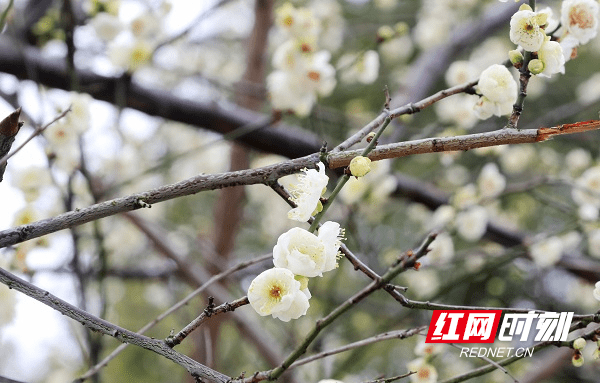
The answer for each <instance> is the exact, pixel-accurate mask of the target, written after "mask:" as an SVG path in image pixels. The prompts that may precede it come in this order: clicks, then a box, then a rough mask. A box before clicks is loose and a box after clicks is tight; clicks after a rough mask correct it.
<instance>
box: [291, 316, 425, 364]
mask: <svg viewBox="0 0 600 383" xmlns="http://www.w3.org/2000/svg"><path fill="white" fill-rule="evenodd" d="M426 328H427V326H421V327H415V328H413V329H410V330H396V331H388V332H385V333H382V334H378V335H375V336H372V337H370V338H366V339H363V340H359V341H358V342H353V343H349V344H347V345H344V346H341V347H338V348H335V349H333V350H327V351H323V352H320V353H318V354H315V355H311V356H309V357H306V358H302V359H298V360H297V361H296V362H294V363H292V365H291V366H290V369H292V368H296V367H299V366H302V365H303V364H307V363H310V362H312V361H315V360H318V359H322V358H325V357H328V356H331V355H335V354H339V353H340V352H344V351H349V350H353V349H355V348H359V347H364V346H367V345H370V344H373V343H377V342H381V341H384V340H388V339H405V338H409V337H411V336H413V335H416V334H418V333H420V332H421V331H423V330H425V329H426Z"/></svg>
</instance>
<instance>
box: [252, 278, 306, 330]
mask: <svg viewBox="0 0 600 383" xmlns="http://www.w3.org/2000/svg"><path fill="white" fill-rule="evenodd" d="M305 290H306V291H305ZM305 290H302V289H301V283H300V282H299V281H297V280H296V279H295V278H294V274H293V273H292V272H291V271H289V270H287V269H282V268H272V269H269V270H265V271H263V272H262V273H260V274H259V275H258V276H257V277H256V278H254V280H253V281H252V282H251V283H250V287H249V288H248V301H250V306H252V308H253V309H254V310H255V311H256V312H257V313H258V314H259V315H261V316H266V315H272V316H273V318H278V319H281V320H282V321H284V322H289V320H290V319H298V318H300V317H301V316H302V315H304V314H306V311H307V310H308V307H309V303H308V299H309V297H310V294H309V293H308V289H305Z"/></svg>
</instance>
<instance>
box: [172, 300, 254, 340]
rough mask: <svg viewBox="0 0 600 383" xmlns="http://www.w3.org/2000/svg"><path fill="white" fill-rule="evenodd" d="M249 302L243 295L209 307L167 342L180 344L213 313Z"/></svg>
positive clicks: (219, 312) (224, 311)
mask: <svg viewBox="0 0 600 383" xmlns="http://www.w3.org/2000/svg"><path fill="white" fill-rule="evenodd" d="M249 303H250V301H248V297H242V298H239V299H236V300H234V301H232V302H225V303H223V304H221V305H219V306H217V307H208V308H207V309H205V310H204V311H203V312H202V313H201V314H200V315H199V316H198V317H197V318H196V319H194V320H193V321H191V322H190V323H189V324H188V325H187V326H185V327H184V328H183V329H182V330H181V331H179V332H178V333H177V334H176V335H174V336H169V337H168V338H167V339H166V340H165V342H166V343H167V344H168V345H169V347H175V346H177V345H178V344H180V343H181V342H182V341H183V340H184V339H185V338H186V337H187V336H188V335H190V334H191V333H192V331H194V330H195V329H197V328H198V327H200V326H201V325H202V323H204V322H206V321H207V320H208V318H210V317H212V316H213V315H218V314H222V313H226V312H230V311H233V310H235V309H237V308H238V307H241V306H244V305H247V304H249Z"/></svg>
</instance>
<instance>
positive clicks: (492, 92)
mask: <svg viewBox="0 0 600 383" xmlns="http://www.w3.org/2000/svg"><path fill="white" fill-rule="evenodd" d="M477 88H478V90H479V92H480V93H481V94H482V96H483V97H482V98H481V99H480V100H479V102H478V103H477V104H476V105H475V113H476V114H477V115H478V117H479V118H482V119H485V118H488V117H491V115H492V114H495V115H496V116H502V115H504V114H508V113H510V111H511V110H512V105H513V104H514V103H515V102H516V101H517V82H516V81H515V79H514V78H513V76H512V74H511V73H510V71H509V70H508V69H507V68H506V67H505V66H503V65H499V64H494V65H491V66H490V67H488V68H487V69H486V70H484V71H483V72H482V73H481V76H480V77H479V83H478V84H477Z"/></svg>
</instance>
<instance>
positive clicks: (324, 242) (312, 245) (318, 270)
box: [248, 221, 342, 322]
mask: <svg viewBox="0 0 600 383" xmlns="http://www.w3.org/2000/svg"><path fill="white" fill-rule="evenodd" d="M341 239H342V230H341V229H340V225H339V224H338V223H336V222H331V221H328V222H325V223H324V224H323V225H322V226H321V228H320V229H319V233H318V235H314V234H312V233H310V232H309V231H307V230H304V229H301V228H297V227H295V228H292V229H290V230H289V231H287V232H285V233H283V234H282V235H281V236H280V237H279V239H278V240H277V244H276V245H275V247H274V248H273V264H274V265H275V267H274V268H272V269H269V270H266V271H263V272H262V273H261V274H259V275H258V276H257V277H256V278H255V279H254V280H253V281H252V283H251V284H250V288H249V289H248V300H249V301H250V305H251V306H252V308H254V310H255V311H256V312H257V313H258V314H259V315H262V316H266V315H272V316H273V318H278V319H281V320H282V321H284V322H288V321H289V320H290V319H298V318H299V317H301V316H302V315H304V314H306V310H308V307H309V303H308V299H309V298H310V297H311V295H310V292H309V290H308V277H316V276H322V275H323V273H324V272H326V271H331V270H333V269H335V268H336V267H337V259H338V256H339V251H338V249H339V247H340V241H341Z"/></svg>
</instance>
